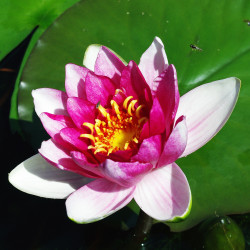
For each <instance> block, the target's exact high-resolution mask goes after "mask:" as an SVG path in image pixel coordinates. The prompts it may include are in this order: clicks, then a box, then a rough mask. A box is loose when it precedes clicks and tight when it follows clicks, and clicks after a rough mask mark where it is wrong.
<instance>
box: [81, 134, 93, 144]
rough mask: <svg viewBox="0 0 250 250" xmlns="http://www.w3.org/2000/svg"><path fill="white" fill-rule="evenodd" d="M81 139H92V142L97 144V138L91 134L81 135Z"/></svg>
mask: <svg viewBox="0 0 250 250" xmlns="http://www.w3.org/2000/svg"><path fill="white" fill-rule="evenodd" d="M80 137H83V138H87V139H90V140H91V141H93V142H95V137H94V136H93V135H91V134H81V135H80Z"/></svg>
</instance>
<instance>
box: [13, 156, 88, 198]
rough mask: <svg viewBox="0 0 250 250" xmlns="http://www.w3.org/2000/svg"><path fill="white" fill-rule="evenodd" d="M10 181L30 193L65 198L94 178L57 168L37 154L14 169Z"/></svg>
mask: <svg viewBox="0 0 250 250" xmlns="http://www.w3.org/2000/svg"><path fill="white" fill-rule="evenodd" d="M9 181H10V183H11V184H12V185H13V186H15V187H16V188H17V189H19V190H21V191H23V192H25V193H28V194H33V195H37V196H40V197H45V198H52V199H64V198H66V197H67V196H68V195H70V194H71V193H72V192H74V191H75V190H76V189H78V188H80V187H82V186H83V185H85V184H87V183H89V182H90V181H92V179H89V178H86V177H83V176H81V175H78V174H75V173H71V172H69V171H63V170H60V169H58V168H55V167H54V166H52V165H50V164H49V163H48V162H47V161H45V160H44V159H43V158H42V157H41V155H39V154H36V155H34V156H32V157H30V158H29V159H27V160H25V161H24V162H22V163H21V164H19V165H18V166H17V167H16V168H15V169H13V170H12V171H11V173H10V174H9Z"/></svg>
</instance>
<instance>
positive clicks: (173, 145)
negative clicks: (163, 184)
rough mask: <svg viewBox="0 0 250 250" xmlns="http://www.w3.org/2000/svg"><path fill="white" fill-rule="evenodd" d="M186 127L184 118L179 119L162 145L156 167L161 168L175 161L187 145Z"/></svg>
mask: <svg viewBox="0 0 250 250" xmlns="http://www.w3.org/2000/svg"><path fill="white" fill-rule="evenodd" d="M187 138H188V133H187V126H186V119H185V117H183V116H182V117H180V119H179V120H178V121H177V124H176V126H175V128H174V129H173V131H172V133H171V134H170V136H169V138H168V140H167V142H166V143H165V145H164V148H163V151H162V154H161V157H160V159H159V162H158V166H157V167H162V166H165V165H168V164H170V163H172V162H174V161H176V160H177V159H178V158H179V157H180V155H181V154H182V153H183V152H184V150H185V148H186V145H187Z"/></svg>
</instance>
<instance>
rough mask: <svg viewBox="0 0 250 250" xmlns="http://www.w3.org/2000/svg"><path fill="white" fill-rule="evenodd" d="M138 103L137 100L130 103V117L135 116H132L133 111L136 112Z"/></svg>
mask: <svg viewBox="0 0 250 250" xmlns="http://www.w3.org/2000/svg"><path fill="white" fill-rule="evenodd" d="M136 103H137V100H133V101H131V102H130V103H129V105H128V114H129V115H133V114H132V111H134V110H135V104H136Z"/></svg>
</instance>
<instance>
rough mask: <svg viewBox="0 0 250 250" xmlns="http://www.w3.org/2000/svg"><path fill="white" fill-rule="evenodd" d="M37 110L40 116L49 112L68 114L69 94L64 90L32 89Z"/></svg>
mask: <svg viewBox="0 0 250 250" xmlns="http://www.w3.org/2000/svg"><path fill="white" fill-rule="evenodd" d="M32 96H33V98H34V104H35V111H36V113H37V115H38V116H40V114H41V113H43V112H47V113H51V114H55V115H68V112H67V109H66V103H67V94H66V93H65V92H63V91H60V90H56V89H49V88H41V89H36V90H33V91H32Z"/></svg>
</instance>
